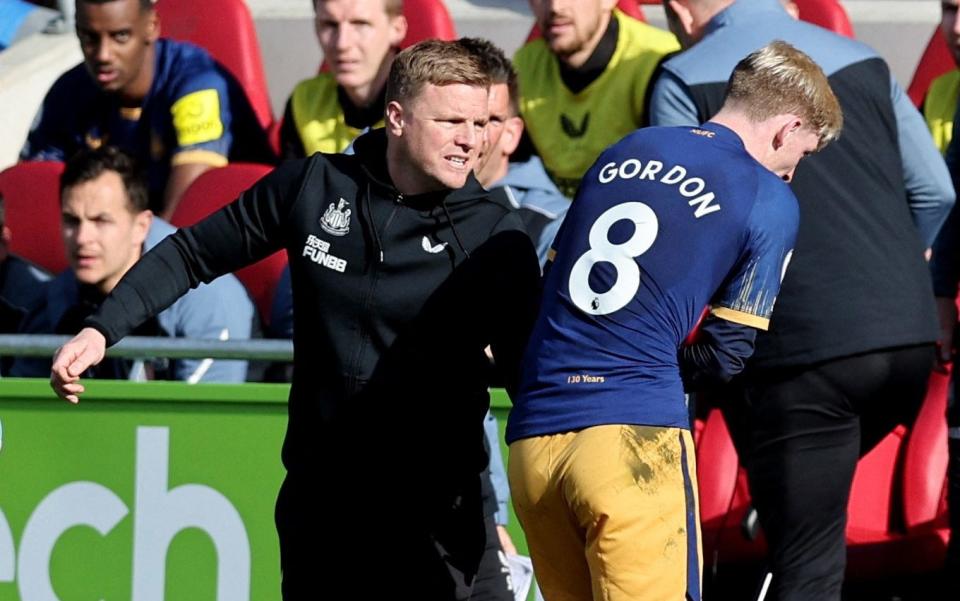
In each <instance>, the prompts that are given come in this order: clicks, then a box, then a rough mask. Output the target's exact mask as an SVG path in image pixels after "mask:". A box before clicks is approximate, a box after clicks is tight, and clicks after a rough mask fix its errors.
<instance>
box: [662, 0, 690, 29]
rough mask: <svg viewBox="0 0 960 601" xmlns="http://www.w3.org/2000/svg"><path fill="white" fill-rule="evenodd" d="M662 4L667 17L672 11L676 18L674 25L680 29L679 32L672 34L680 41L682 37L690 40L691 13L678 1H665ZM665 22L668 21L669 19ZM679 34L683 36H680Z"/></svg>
mask: <svg viewBox="0 0 960 601" xmlns="http://www.w3.org/2000/svg"><path fill="white" fill-rule="evenodd" d="M664 4H665V6H664V9H665V10H666V11H667V15H668V16H669V14H670V11H673V14H674V16H675V17H676V21H675V24H676V25H677V26H679V27H680V32H676V31H675V32H673V33H674V34H675V35H677V37H679V38H681V39H682V38H683V37H686V38H687V39H690V38H691V37H692V36H693V13H691V12H690V9H689V8H687V6H686V5H685V4H683V3H682V2H679V0H666V1H665V2H664ZM667 20H668V21H669V20H670V19H667ZM681 33H682V34H684V35H680V34H681Z"/></svg>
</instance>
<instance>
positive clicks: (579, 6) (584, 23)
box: [530, 0, 616, 56]
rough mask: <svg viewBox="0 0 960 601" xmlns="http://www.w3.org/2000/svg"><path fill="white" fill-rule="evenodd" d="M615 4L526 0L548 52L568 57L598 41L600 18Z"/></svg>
mask: <svg viewBox="0 0 960 601" xmlns="http://www.w3.org/2000/svg"><path fill="white" fill-rule="evenodd" d="M615 4H616V0H530V9H531V10H532V11H533V16H534V17H535V18H536V20H537V25H538V26H539V27H540V31H541V32H542V33H543V38H544V40H546V42H547V45H549V46H550V50H551V51H552V52H553V53H554V54H556V55H558V56H569V55H571V54H575V53H577V52H580V51H582V50H584V49H585V48H587V47H588V46H589V44H590V43H591V42H595V41H596V40H597V39H599V37H600V35H602V33H603V32H602V31H599V29H600V27H601V25H602V24H603V23H604V16H605V15H606V14H608V13H609V12H610V11H611V10H613V7H614V5H615Z"/></svg>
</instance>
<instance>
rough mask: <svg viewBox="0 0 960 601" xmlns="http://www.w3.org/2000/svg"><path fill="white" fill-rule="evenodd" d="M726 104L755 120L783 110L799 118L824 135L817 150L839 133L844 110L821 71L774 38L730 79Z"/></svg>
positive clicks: (743, 62) (739, 65) (745, 62)
mask: <svg viewBox="0 0 960 601" xmlns="http://www.w3.org/2000/svg"><path fill="white" fill-rule="evenodd" d="M724 102H725V103H727V102H733V103H736V105H737V109H738V110H740V111H741V112H743V113H744V114H745V115H746V116H747V118H749V119H750V120H751V121H755V122H760V121H765V120H766V119H769V118H770V117H774V116H776V115H782V114H785V113H793V114H795V115H798V116H799V117H801V118H802V119H803V120H804V121H805V122H807V124H808V125H809V127H810V128H811V129H812V130H813V131H815V132H817V135H818V136H819V137H820V144H819V146H818V149H821V148H823V147H824V146H826V145H827V144H829V143H830V142H832V141H833V140H835V139H836V138H837V137H838V136H839V135H840V129H841V128H842V127H843V112H842V111H841V110H840V103H839V102H838V101H837V97H836V96H835V95H834V94H833V90H832V89H830V83H829V82H828V81H827V76H826V75H824V73H823V70H822V69H820V67H819V66H818V65H817V63H815V62H813V59H811V58H810V57H809V56H807V55H806V54H804V53H803V52H801V51H800V50H797V49H796V48H794V47H793V46H791V45H790V44H788V43H786V42H784V41H782V40H775V41H773V42H770V43H769V44H767V45H766V46H764V47H763V48H761V49H759V50H757V51H755V52H752V53H750V54H749V55H747V57H746V58H744V59H743V60H741V61H740V62H739V63H738V64H737V66H736V67H735V68H734V70H733V74H732V75H731V76H730V81H729V82H727V92H726V98H725V100H724Z"/></svg>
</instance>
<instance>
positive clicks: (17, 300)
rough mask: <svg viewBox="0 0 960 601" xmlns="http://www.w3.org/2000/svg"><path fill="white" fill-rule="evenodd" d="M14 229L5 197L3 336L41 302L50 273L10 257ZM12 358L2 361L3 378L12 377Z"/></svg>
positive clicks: (0, 261)
mask: <svg viewBox="0 0 960 601" xmlns="http://www.w3.org/2000/svg"><path fill="white" fill-rule="evenodd" d="M9 244H10V228H8V227H7V223H6V213H5V211H4V207H3V196H0V334H13V333H16V332H17V331H18V330H19V328H20V322H21V321H22V320H23V318H24V317H25V316H26V314H27V313H28V312H29V311H30V310H31V308H33V307H34V306H36V304H37V303H39V302H40V300H41V298H42V295H41V291H42V289H43V284H44V282H46V281H48V280H49V279H50V274H49V273H47V272H46V271H45V270H44V269H42V268H40V267H38V266H36V265H34V264H33V263H30V262H29V261H26V260H24V259H22V258H20V257H18V256H16V255H12V254H10V249H9ZM10 361H11V360H10V359H9V358H0V375H2V376H6V375H9V374H8V371H9V368H10Z"/></svg>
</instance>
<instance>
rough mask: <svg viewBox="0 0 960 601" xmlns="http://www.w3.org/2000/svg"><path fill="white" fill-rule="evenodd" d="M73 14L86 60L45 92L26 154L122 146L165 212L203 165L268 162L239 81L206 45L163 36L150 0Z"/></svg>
mask: <svg viewBox="0 0 960 601" xmlns="http://www.w3.org/2000/svg"><path fill="white" fill-rule="evenodd" d="M76 19H77V36H78V37H79V38H80V49H81V50H82V51H83V57H84V63H83V64H82V65H77V66H76V67H74V68H73V69H70V70H69V71H67V72H66V73H64V74H63V75H62V76H61V77H60V78H59V79H58V80H57V81H56V82H55V83H54V84H53V87H51V88H50V91H49V92H47V96H46V98H44V100H43V105H42V106H41V108H40V112H39V114H38V115H37V118H36V120H35V122H34V124H33V126H32V128H31V130H30V134H29V135H28V137H27V142H26V144H25V145H24V147H23V149H22V150H21V152H20V158H21V159H22V160H55V161H65V160H67V159H68V158H70V157H71V156H72V155H73V154H74V153H75V152H77V151H78V150H80V149H81V148H98V147H100V146H101V145H107V144H109V145H111V146H116V147H118V148H121V149H123V150H124V151H125V152H127V153H129V154H130V155H132V156H134V157H135V158H136V159H137V160H138V161H139V162H140V163H141V164H142V165H143V166H144V167H145V168H146V170H147V177H148V189H149V193H150V205H149V208H150V210H152V211H153V212H154V213H155V214H158V215H159V216H160V217H163V218H164V219H169V218H170V216H171V215H172V214H173V211H174V209H175V208H176V206H177V203H178V202H179V200H180V197H181V195H182V194H183V192H184V190H186V189H187V187H188V186H189V185H190V183H191V182H193V180H194V179H196V178H197V177H198V176H199V175H200V174H201V173H203V172H204V171H206V170H207V169H210V168H212V167H220V166H223V165H226V164H227V160H228V158H229V160H231V161H233V160H239V161H254V162H271V160H272V158H273V157H272V152H271V151H270V150H269V147H268V144H267V137H266V134H265V133H264V132H263V130H262V129H261V128H260V125H259V122H258V121H257V118H256V115H255V114H254V112H253V108H252V107H251V106H250V103H249V101H248V100H247V97H246V94H244V92H243V90H242V89H241V88H240V86H239V84H237V82H236V80H234V79H233V77H231V76H230V75H229V74H228V73H227V72H226V71H225V70H224V69H223V68H221V67H220V66H219V65H217V64H216V63H215V62H214V60H213V59H212V58H211V57H210V55H209V54H208V53H207V52H206V51H205V50H203V49H201V48H197V47H196V46H192V45H190V44H185V43H183V42H176V41H173V40H166V39H160V38H159V35H160V24H159V22H158V19H157V13H156V11H155V10H154V7H153V3H152V2H151V1H150V0H77V13H76Z"/></svg>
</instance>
